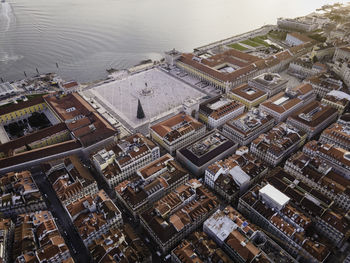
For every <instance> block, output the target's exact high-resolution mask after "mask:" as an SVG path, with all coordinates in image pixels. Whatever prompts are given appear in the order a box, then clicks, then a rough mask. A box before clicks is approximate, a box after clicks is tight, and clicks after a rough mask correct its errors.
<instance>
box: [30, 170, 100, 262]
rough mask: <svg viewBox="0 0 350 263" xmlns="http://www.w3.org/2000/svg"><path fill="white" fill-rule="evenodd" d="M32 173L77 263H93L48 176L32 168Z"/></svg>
mask: <svg viewBox="0 0 350 263" xmlns="http://www.w3.org/2000/svg"><path fill="white" fill-rule="evenodd" d="M31 172H32V176H33V179H34V180H35V182H36V184H37V185H38V187H39V190H40V191H41V193H42V194H43V197H44V199H45V201H46V204H47V207H48V209H49V210H50V211H51V212H52V214H53V216H54V217H55V218H57V219H56V223H57V225H58V227H59V230H60V232H61V234H62V236H63V238H64V240H65V241H66V244H67V246H68V247H69V250H70V252H71V255H72V257H73V258H74V260H75V262H79V263H80V262H84V263H85V262H86V263H89V262H93V261H92V259H91V256H90V253H89V252H88V250H87V248H86V247H85V245H84V243H83V241H82V239H81V237H80V235H79V234H78V232H77V230H76V228H75V227H74V225H73V223H72V222H71V220H70V217H69V215H68V213H67V212H66V210H65V209H64V208H63V206H62V204H61V202H60V200H59V199H58V197H57V196H56V192H55V191H54V190H53V188H52V185H51V184H50V183H49V182H48V180H47V179H46V176H45V175H44V174H43V173H42V171H41V168H40V167H36V168H32V169H31ZM66 233H67V234H66ZM74 251H76V252H74Z"/></svg>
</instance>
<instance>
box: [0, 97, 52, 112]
mask: <svg viewBox="0 0 350 263" xmlns="http://www.w3.org/2000/svg"><path fill="white" fill-rule="evenodd" d="M44 102H45V100H44V99H43V97H35V98H32V99H30V100H27V101H22V102H19V103H18V104H11V105H8V106H6V107H3V108H0V116H1V115H4V114H7V113H11V112H14V111H17V110H20V109H25V108H28V107H31V106H34V105H37V104H40V103H44Z"/></svg>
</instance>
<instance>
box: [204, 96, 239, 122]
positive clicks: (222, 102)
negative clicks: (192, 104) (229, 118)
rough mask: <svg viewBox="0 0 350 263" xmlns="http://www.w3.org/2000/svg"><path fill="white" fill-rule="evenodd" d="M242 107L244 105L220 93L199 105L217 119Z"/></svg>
mask: <svg viewBox="0 0 350 263" xmlns="http://www.w3.org/2000/svg"><path fill="white" fill-rule="evenodd" d="M241 107H244V105H243V104H241V103H239V102H236V101H234V100H231V99H229V98H226V97H223V96H221V95H219V96H217V97H214V98H211V99H208V100H206V101H204V102H202V103H201V104H200V105H199V111H200V112H202V113H204V114H205V115H207V116H209V117H211V118H213V119H215V120H217V119H220V118H222V117H224V116H225V115H227V114H229V113H230V112H232V111H234V110H236V109H238V108H241Z"/></svg>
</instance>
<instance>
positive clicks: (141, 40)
mask: <svg viewBox="0 0 350 263" xmlns="http://www.w3.org/2000/svg"><path fill="white" fill-rule="evenodd" d="M335 2H346V1H339V0H307V1H306V0H294V1H290V0H244V1H237V0H172V1H170V0H10V1H9V2H6V3H0V77H2V78H3V79H4V80H5V81H11V80H16V79H21V78H23V77H24V73H23V72H24V71H25V72H26V73H27V75H28V76H31V75H35V74H36V68H38V70H39V71H40V72H58V73H59V74H60V75H61V76H62V77H64V78H65V79H76V80H78V81H82V82H87V81H92V80H96V79H100V78H104V77H105V76H106V71H105V69H107V68H110V67H114V68H125V67H129V66H132V65H135V64H137V63H138V62H140V61H141V60H143V59H148V58H151V59H159V58H160V57H161V56H162V53H163V52H164V51H166V50H170V49H172V48H176V49H178V50H180V51H187V52H190V51H192V50H193V48H195V47H198V46H201V45H204V44H208V43H210V42H213V41H216V40H220V39H223V38H227V37H230V36H233V35H236V34H239V33H243V32H245V31H248V30H252V29H255V28H258V27H260V26H262V25H264V24H275V23H276V19H277V18H278V17H281V16H282V17H296V16H301V15H306V14H308V13H311V12H312V11H314V10H315V9H316V8H318V7H320V6H322V5H324V4H328V3H335ZM56 63H58V66H59V68H57V67H56Z"/></svg>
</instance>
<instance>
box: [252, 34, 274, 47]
mask: <svg viewBox="0 0 350 263" xmlns="http://www.w3.org/2000/svg"><path fill="white" fill-rule="evenodd" d="M265 39H267V36H258V37H254V38H251V39H250V40H251V41H254V42H256V43H259V44H260V45H263V46H265V47H268V46H269V44H267V43H266V42H265V41H264V40H265Z"/></svg>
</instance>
